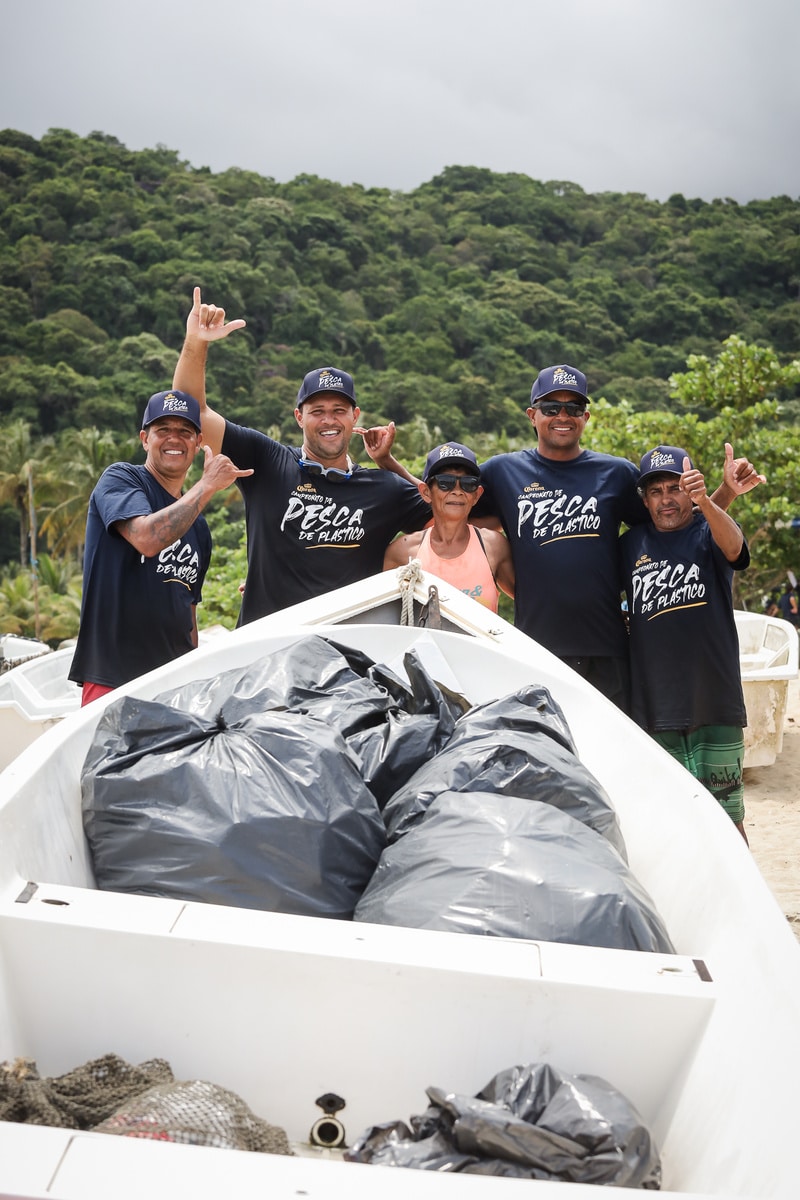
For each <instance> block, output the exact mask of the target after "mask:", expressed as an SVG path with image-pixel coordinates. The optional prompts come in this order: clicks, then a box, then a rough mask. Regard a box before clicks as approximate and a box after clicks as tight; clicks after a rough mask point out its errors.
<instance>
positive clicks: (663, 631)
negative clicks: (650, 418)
mask: <svg viewBox="0 0 800 1200" xmlns="http://www.w3.org/2000/svg"><path fill="white" fill-rule="evenodd" d="M638 486H639V494H640V496H641V500H642V502H643V504H644V510H646V512H647V513H648V514H649V516H650V520H649V521H647V522H645V523H644V524H640V525H636V526H635V527H634V528H632V529H629V530H628V531H627V533H624V534H623V535H622V538H621V539H620V548H621V552H622V563H623V571H624V579H625V590H626V592H627V596H628V612H629V618H630V649H631V676H632V716H633V717H634V719H635V720H636V721H637V722H638V723H639V724H640V725H641V726H642V727H643V728H644V729H646V730H647V731H648V732H649V733H650V734H651V736H652V737H653V738H655V740H656V741H657V742H659V743H660V744H661V745H662V746H663V747H664V749H665V750H667V751H668V752H669V753H670V754H671V755H672V756H673V758H676V759H677V760H678V762H680V763H682V764H683V766H684V767H686V768H687V770H689V771H691V773H692V774H693V775H694V776H695V778H697V779H698V780H699V781H700V782H701V783H702V784H703V785H704V786H705V787H706V788H707V789H708V790H709V791H710V792H711V793H712V795H713V796H715V797H716V799H717V800H718V801H719V802H720V804H721V805H722V807H723V808H724V809H725V811H726V812H727V813H728V815H729V816H730V817H731V819H732V820H733V821H734V822H735V824H736V827H737V829H738V830H739V832H740V833H741V834H742V836H743V837H744V839H745V841H747V836H746V834H745V830H744V789H743V783H742V766H743V763H744V734H743V728H744V726H745V725H746V724H747V714H746V712H745V706H744V696H743V694H742V680H741V672H740V666H739V639H738V637H737V634H736V623H735V621H734V616H733V599H732V594H731V586H732V581H733V572H734V571H743V570H744V569H745V568H746V567H747V566H748V565H749V563H750V552H749V550H748V548H747V543H746V541H745V539H744V536H743V534H742V531H741V529H740V528H739V526H738V525H737V524H736V522H735V521H734V520H733V519H732V518H731V517H729V516H728V514H727V513H726V512H723V510H722V509H721V508H720V507H719V506H718V505H717V504H715V503H714V501H713V500H712V498H711V497H710V496H709V495H708V492H707V491H706V485H705V479H704V478H703V475H702V474H701V472H700V471H699V470H697V469H695V468H694V467H693V466H692V463H691V460H690V458H689V456H688V454H687V453H686V451H685V450H682V449H680V448H679V447H677V446H656V447H655V448H654V449H653V450H648V452H647V454H645V455H644V456H643V458H642V461H641V466H640V470H639V477H638ZM644 510H643V511H644Z"/></svg>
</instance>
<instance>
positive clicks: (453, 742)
mask: <svg viewBox="0 0 800 1200" xmlns="http://www.w3.org/2000/svg"><path fill="white" fill-rule="evenodd" d="M447 791H453V792H461V791H470V792H496V793H497V794H499V795H511V796H518V797H527V798H528V799H530V800H538V801H540V802H542V803H546V804H550V805H553V806H554V807H555V808H558V809H560V810H561V811H563V812H565V813H568V814H569V815H570V816H571V817H575V818H576V820H579V821H582V822H583V823H584V824H585V825H588V826H589V828H591V829H594V830H596V831H597V832H598V833H601V834H602V835H603V836H604V837H605V838H607V839H608V841H609V842H610V843H611V844H612V846H614V847H615V848H616V849H617V850H618V851H619V853H620V854H621V855H622V857H623V858H625V857H626V853H625V843H624V841H623V838H622V834H621V832H620V829H619V825H618V822H617V816H616V813H615V812H614V809H613V808H612V806H611V802H610V800H609V798H608V796H607V794H606V792H605V790H604V789H603V788H602V787H601V785H600V784H599V783H598V781H597V780H596V779H595V777H594V776H593V775H592V773H591V772H590V771H589V770H587V768H586V767H585V766H584V765H583V763H582V762H581V761H580V759H579V758H578V756H577V754H576V751H575V744H574V742H573V740H572V735H571V733H570V730H569V726H568V725H567V722H566V720H565V718H564V714H563V713H562V711H561V709H560V707H559V706H558V704H557V703H556V702H555V701H554V700H553V699H552V697H551V695H550V693H549V691H548V690H547V689H546V688H544V687H541V686H539V685H535V684H531V685H530V686H528V687H525V688H521V689H520V690H519V691H517V692H512V693H511V694H510V695H507V696H503V697H501V698H500V699H498V700H492V701H491V702H489V703H487V704H481V705H477V706H476V707H475V708H472V709H470V710H469V712H467V713H466V714H464V715H463V716H462V717H460V718H459V720H458V721H457V722H456V725H455V729H454V731H453V735H452V737H451V738H450V740H449V741H448V743H447V745H446V746H445V747H444V748H443V749H442V750H441V751H440V752H439V754H437V756H436V757H435V758H432V759H429V760H428V761H426V762H425V763H424V764H423V765H422V766H420V767H419V768H418V770H417V771H416V772H415V773H414V774H413V775H412V776H411V778H410V779H409V780H408V782H407V783H406V784H405V786H404V787H401V788H400V789H399V790H398V791H396V792H395V793H394V795H393V796H392V797H391V799H390V800H389V801H388V803H387V804H386V806H385V807H384V812H383V817H384V821H385V822H386V828H387V833H388V836H389V841H395V840H396V839H397V838H399V837H402V836H403V835H404V834H406V833H408V831H409V830H410V829H413V828H414V826H415V825H416V824H417V823H418V822H419V821H420V820H421V819H422V818H423V816H424V815H425V813H426V812H427V810H428V807H429V806H430V804H431V802H432V801H433V800H434V799H435V797H436V796H439V795H441V794H442V793H443V792H447Z"/></svg>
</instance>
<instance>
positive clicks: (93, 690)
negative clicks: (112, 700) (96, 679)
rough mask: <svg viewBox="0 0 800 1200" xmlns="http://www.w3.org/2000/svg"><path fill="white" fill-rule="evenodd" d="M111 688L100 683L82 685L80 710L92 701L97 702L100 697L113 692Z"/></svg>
mask: <svg viewBox="0 0 800 1200" xmlns="http://www.w3.org/2000/svg"><path fill="white" fill-rule="evenodd" d="M113 690H114V689H113V688H110V687H106V686H105V684H102V683H84V685H83V688H82V690H81V708H83V706H84V705H85V704H91V702H92V700H99V699H100V697H101V696H105V695H106V694H107V693H108V692H113Z"/></svg>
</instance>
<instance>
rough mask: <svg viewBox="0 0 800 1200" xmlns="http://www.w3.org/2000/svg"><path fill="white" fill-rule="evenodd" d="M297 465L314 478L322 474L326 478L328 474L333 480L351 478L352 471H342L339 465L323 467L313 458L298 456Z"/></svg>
mask: <svg viewBox="0 0 800 1200" xmlns="http://www.w3.org/2000/svg"><path fill="white" fill-rule="evenodd" d="M297 465H298V467H302V468H303V470H304V471H308V473H309V475H313V476H315V477H316V478H318V477H319V476H323V477H324V478H325V479H327V478H328V477H329V476H330V478H331V479H332V480H334V482H335V481H336V480H339V481H341V480H343V479H352V477H353V472H352V471H342V470H340V468H339V467H323V465H322V463H318V462H314V460H313V458H298V460H297Z"/></svg>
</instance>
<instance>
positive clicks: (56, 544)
mask: <svg viewBox="0 0 800 1200" xmlns="http://www.w3.org/2000/svg"><path fill="white" fill-rule="evenodd" d="M138 444H139V443H138V441H137V440H136V439H135V438H123V439H120V438H119V435H116V434H113V433H111V432H109V431H105V432H103V433H101V432H100V430H99V429H96V428H94V427H93V428H91V429H67V430H65V431H64V433H62V434H61V436H60V437H59V439H58V444H57V445H56V447H55V449H54V450H53V451H51V453H50V455H49V456H48V458H47V460H46V462H45V463H44V464H43V471H44V473H43V475H41V476H40V494H41V496H42V500H43V512H45V513H46V515H45V518H44V520H43V521H42V529H41V531H42V533H43V534H45V535H46V536H47V537H48V541H49V545H50V548H51V551H52V553H53V554H54V555H67V554H70V553H71V552H73V551H74V552H75V554H76V556H77V558H78V560H80V556H81V551H82V549H83V538H84V532H85V528H86V509H87V507H88V505H89V497H90V496H91V494H92V489H93V488H94V485H95V484H96V483H97V480H98V479H99V478H100V476H101V475H102V473H103V471H105V469H106V467H108V466H110V464H111V463H113V462H119V461H120V460H128V459H130V458H132V457H133V453H134V451H135V449H136V447H137V446H138Z"/></svg>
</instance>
